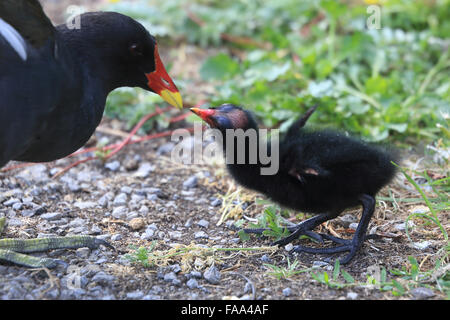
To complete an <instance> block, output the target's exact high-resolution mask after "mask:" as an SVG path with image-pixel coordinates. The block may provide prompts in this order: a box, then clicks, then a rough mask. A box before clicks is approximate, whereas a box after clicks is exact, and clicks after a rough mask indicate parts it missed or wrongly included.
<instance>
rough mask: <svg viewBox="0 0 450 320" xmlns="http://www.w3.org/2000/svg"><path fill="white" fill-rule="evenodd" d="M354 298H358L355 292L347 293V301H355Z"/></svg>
mask: <svg viewBox="0 0 450 320" xmlns="http://www.w3.org/2000/svg"><path fill="white" fill-rule="evenodd" d="M356 298H358V294H357V293H356V292H353V291H349V292H348V293H347V299H350V300H355V299H356Z"/></svg>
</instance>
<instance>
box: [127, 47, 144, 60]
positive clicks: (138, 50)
mask: <svg viewBox="0 0 450 320" xmlns="http://www.w3.org/2000/svg"><path fill="white" fill-rule="evenodd" d="M130 52H131V54H132V55H133V56H136V57H137V56H142V55H143V54H144V53H143V52H142V47H141V46H140V45H138V44H132V45H131V46H130Z"/></svg>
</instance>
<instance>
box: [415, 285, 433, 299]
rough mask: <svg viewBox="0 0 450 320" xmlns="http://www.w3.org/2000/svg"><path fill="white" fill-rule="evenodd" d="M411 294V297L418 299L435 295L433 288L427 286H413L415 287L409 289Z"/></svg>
mask: <svg viewBox="0 0 450 320" xmlns="http://www.w3.org/2000/svg"><path fill="white" fill-rule="evenodd" d="M411 294H412V295H413V297H414V298H415V299H418V300H423V299H428V298H432V297H434V296H435V294H434V292H433V290H431V289H429V288H423V287H419V288H415V289H413V290H411Z"/></svg>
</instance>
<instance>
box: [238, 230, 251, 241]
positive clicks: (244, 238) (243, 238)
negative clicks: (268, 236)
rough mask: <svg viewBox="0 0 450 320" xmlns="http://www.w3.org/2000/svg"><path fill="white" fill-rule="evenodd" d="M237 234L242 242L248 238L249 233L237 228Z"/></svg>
mask: <svg viewBox="0 0 450 320" xmlns="http://www.w3.org/2000/svg"><path fill="white" fill-rule="evenodd" d="M238 236H239V238H240V239H241V241H242V242H244V241H248V240H250V235H249V234H248V233H247V232H245V231H244V230H239V232H238Z"/></svg>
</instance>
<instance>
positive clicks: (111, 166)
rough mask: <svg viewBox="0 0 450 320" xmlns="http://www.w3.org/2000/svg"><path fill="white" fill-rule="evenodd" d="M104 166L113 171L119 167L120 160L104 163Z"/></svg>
mask: <svg viewBox="0 0 450 320" xmlns="http://www.w3.org/2000/svg"><path fill="white" fill-rule="evenodd" d="M105 168H106V169H108V170H110V171H113V172H114V171H117V170H119V168H120V162H119V161H117V160H115V161H111V162H108V163H106V164H105Z"/></svg>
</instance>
